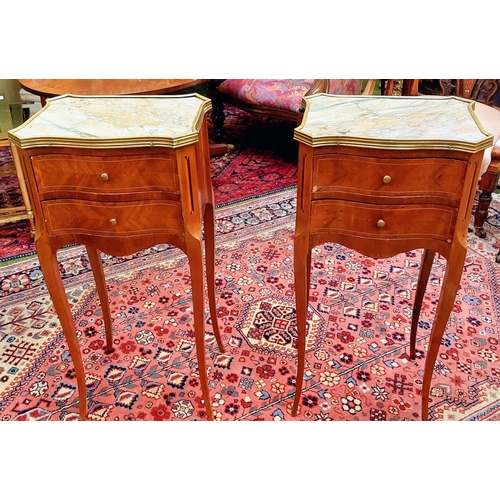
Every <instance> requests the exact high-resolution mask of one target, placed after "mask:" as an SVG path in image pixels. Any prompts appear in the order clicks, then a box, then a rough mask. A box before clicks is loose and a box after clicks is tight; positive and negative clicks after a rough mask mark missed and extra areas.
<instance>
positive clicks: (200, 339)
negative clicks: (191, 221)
mask: <svg viewBox="0 0 500 500" xmlns="http://www.w3.org/2000/svg"><path fill="white" fill-rule="evenodd" d="M186 254H187V256H188V259H189V268H190V272H191V288H192V301H193V316H194V336H195V344H196V357H197V360H198V373H199V376H200V385H201V391H202V394H203V399H204V400H205V408H206V410H207V418H208V420H213V419H214V414H213V410H212V402H211V398H210V390H209V388H208V377H207V365H206V360H205V317H204V316H205V315H204V282H203V281H204V280H203V276H204V273H203V251H202V246H201V241H200V240H198V239H197V238H195V237H193V236H192V235H190V234H187V235H186Z"/></svg>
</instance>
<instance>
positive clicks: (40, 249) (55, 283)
mask: <svg viewBox="0 0 500 500" xmlns="http://www.w3.org/2000/svg"><path fill="white" fill-rule="evenodd" d="M35 246H36V251H37V254H38V259H39V261H40V268H41V270H42V273H43V277H44V279H45V283H46V285H47V290H48V291H49V295H50V297H51V299H52V302H53V304H54V308H55V310H56V313H57V316H58V317H59V321H60V323H61V327H62V329H63V332H64V335H65V337H66V341H67V343H68V349H69V353H70V356H71V360H72V361H73V366H74V369H75V376H76V385H77V388H78V396H79V400H80V401H79V411H80V420H85V419H86V416H87V390H86V387H85V371H84V368H83V362H82V354H81V352H80V346H79V344H78V337H77V336H76V329H75V323H74V321H73V315H72V314H71V309H70V306H69V303H68V299H67V297H66V291H65V290H64V284H63V281H62V278H61V273H60V271H59V262H58V261H57V254H56V251H53V250H52V249H51V248H50V244H49V243H48V241H46V239H45V238H44V237H42V238H40V239H39V240H37V241H36V242H35Z"/></svg>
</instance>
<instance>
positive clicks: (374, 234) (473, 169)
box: [292, 94, 493, 420]
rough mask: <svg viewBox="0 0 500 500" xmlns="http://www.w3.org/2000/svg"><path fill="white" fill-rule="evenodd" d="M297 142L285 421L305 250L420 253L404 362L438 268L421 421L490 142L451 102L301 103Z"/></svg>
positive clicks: (321, 99) (302, 318)
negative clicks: (438, 262) (442, 264)
mask: <svg viewBox="0 0 500 500" xmlns="http://www.w3.org/2000/svg"><path fill="white" fill-rule="evenodd" d="M304 104H305V114H304V118H303V120H302V123H301V125H300V126H299V127H297V128H296V129H295V132H294V138H295V139H296V140H297V141H298V142H299V169H298V189H297V216H296V228H295V239H294V243H295V249H294V269H295V289H296V300H297V323H298V331H297V335H298V339H297V346H298V369H297V386H296V393H295V400H294V404H293V408H292V415H296V413H297V410H298V405H299V401H300V394H301V390H302V384H303V376H304V365H305V353H306V335H307V330H306V321H307V309H308V295H309V286H310V273H311V249H312V248H314V247H315V246H317V245H320V244H323V243H326V242H334V243H339V244H342V245H344V246H346V247H349V248H351V249H354V250H356V251H358V252H360V253H361V254H363V255H366V256H369V257H372V258H387V257H391V256H394V255H397V254H399V253H402V252H407V251H410V250H414V249H417V248H422V249H424V254H423V260H422V264H421V268H420V274H419V280H418V284H417V289H416V293H415V301H414V308H413V315H412V326H411V334H410V357H411V358H412V359H414V358H415V342H416V331H417V325H418V317H419V314H420V309H421V305H422V300H423V296H424V293H425V288H426V285H427V281H428V278H429V274H430V271H431V267H432V263H433V260H434V255H435V253H436V252H439V253H440V254H441V255H442V256H444V257H445V258H446V259H447V262H448V265H447V269H446V273H445V277H444V281H443V286H442V290H441V295H440V299H439V303H438V307H437V311H436V316H435V319H434V323H433V327H432V332H431V336H430V341H429V348H428V352H427V355H426V362H425V370H424V377H423V388H422V419H423V420H427V418H428V404H429V401H428V399H429V392H430V385H431V377H432V372H433V370H434V364H435V361H436V357H437V354H438V350H439V346H440V342H441V338H442V336H443V333H444V330H445V327H446V324H447V321H448V318H449V315H450V312H451V309H452V307H453V303H454V301H455V297H456V293H457V290H458V287H459V284H460V279H461V275H462V270H463V265H464V260H465V256H466V251H467V227H468V224H469V219H470V215H471V211H472V205H473V201H474V195H475V191H476V187H477V180H478V176H479V170H480V167H481V161H482V157H483V151H484V149H486V148H488V147H489V146H491V145H492V143H493V136H492V135H491V134H488V133H487V132H485V131H484V130H483V129H482V127H481V125H480V123H479V121H478V120H477V118H476V116H475V114H474V111H473V109H474V103H473V102H472V101H468V100H465V99H460V98H456V97H450V98H442V97H436V98H423V97H365V96H334V95H326V94H316V95H314V96H310V97H306V98H305V99H304Z"/></svg>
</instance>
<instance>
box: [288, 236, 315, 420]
mask: <svg viewBox="0 0 500 500" xmlns="http://www.w3.org/2000/svg"><path fill="white" fill-rule="evenodd" d="M299 240H302V241H299ZM303 240H304V238H296V240H295V243H294V274H295V300H296V311H297V377H296V382H295V398H294V401H293V406H292V412H291V413H292V416H293V417H295V416H296V415H297V410H298V407H299V401H300V396H301V392H302V384H303V381H304V366H305V358H306V336H307V308H308V303H309V286H310V284H309V282H310V278H311V249H310V248H309V245H308V242H304V241H303Z"/></svg>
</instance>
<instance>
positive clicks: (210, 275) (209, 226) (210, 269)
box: [204, 204, 226, 352]
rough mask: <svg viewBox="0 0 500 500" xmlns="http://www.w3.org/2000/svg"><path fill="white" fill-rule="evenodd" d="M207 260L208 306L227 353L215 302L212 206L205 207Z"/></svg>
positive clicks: (221, 344) (213, 217) (222, 345)
mask: <svg viewBox="0 0 500 500" xmlns="http://www.w3.org/2000/svg"><path fill="white" fill-rule="evenodd" d="M204 228H205V260H206V270H207V288H208V304H209V307H210V318H211V319H212V327H213V329H214V335H215V338H216V340H217V345H218V346H219V349H220V351H221V352H226V350H225V348H224V344H223V343H222V338H221V336H220V330H219V322H218V321H217V306H216V302H215V214H214V207H213V205H212V204H207V205H206V207H205V220H204Z"/></svg>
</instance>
